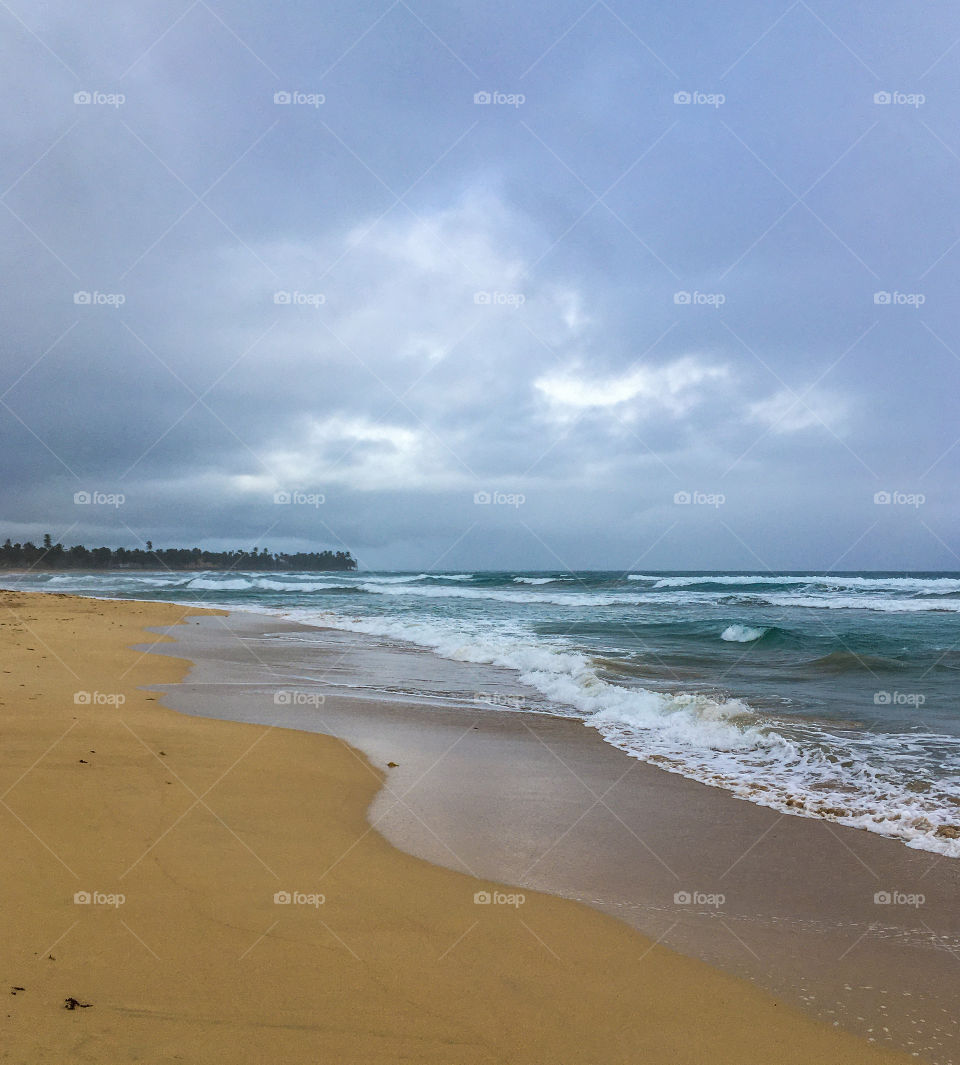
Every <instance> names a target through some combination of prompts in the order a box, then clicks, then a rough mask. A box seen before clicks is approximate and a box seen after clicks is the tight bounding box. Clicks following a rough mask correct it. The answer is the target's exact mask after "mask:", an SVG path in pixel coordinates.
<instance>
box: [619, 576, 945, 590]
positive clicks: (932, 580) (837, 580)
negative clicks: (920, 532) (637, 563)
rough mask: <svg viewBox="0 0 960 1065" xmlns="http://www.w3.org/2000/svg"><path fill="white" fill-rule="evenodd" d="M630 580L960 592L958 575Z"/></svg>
mask: <svg viewBox="0 0 960 1065" xmlns="http://www.w3.org/2000/svg"><path fill="white" fill-rule="evenodd" d="M627 580H631V581H647V582H648V583H651V584H652V585H653V586H654V588H690V587H694V586H697V585H710V584H722V585H727V586H733V585H740V584H746V585H757V584H760V585H762V584H772V585H779V586H783V585H798V586H807V587H819V588H829V589H850V590H862V591H874V592H880V591H886V592H960V580H958V579H956V578H954V577H837V576H832V575H831V574H812V575H810V576H801V577H797V576H792V577H787V576H780V577H778V576H764V575H757V576H754V575H750V574H728V575H726V576H724V575H723V574H720V573H717V574H697V575H696V576H692V577H664V576H659V575H657V574H645V573H630V574H628V575H627Z"/></svg>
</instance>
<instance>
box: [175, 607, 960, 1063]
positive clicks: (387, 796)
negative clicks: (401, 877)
mask: <svg viewBox="0 0 960 1065" xmlns="http://www.w3.org/2000/svg"><path fill="white" fill-rule="evenodd" d="M221 625H229V626H230V627H231V628H232V629H233V630H234V631H235V632H236V633H237V635H236V637H234V636H229V635H227V634H225V633H224V632H223V630H222V628H221ZM217 628H218V629H220V632H219V634H218V633H216V632H211V633H210V634H209V635H206V634H205V630H204V626H202V625H201V626H199V627H196V628H193V629H191V631H190V632H189V633H187V634H185V640H186V650H185V653H188V656H189V657H191V659H192V660H193V661H194V662H195V666H194V669H193V670H192V671H191V675H190V676H189V677H188V678H187V680H186V681H185V682H184V683H183V684H181V685H179V686H178V687H177V688H176V689H175V690H169V689H168V690H167V692H166V694H165V700H166V701H167V702H168V703H169V704H170V705H173V706H175V707H177V708H178V709H181V710H184V711H185V712H189V713H198V712H201V707H202V712H203V713H205V714H211V713H213V714H217V715H219V714H224V715H225V716H228V717H231V718H237V717H239V718H241V719H244V720H259V721H270V720H272V721H282V722H283V723H284V724H285V725H286V726H288V727H294V728H299V729H304V730H307V731H322V732H325V733H327V734H333V735H337V736H339V737H341V738H343V739H345V740H346V741H347V742H349V743H351V744H352V745H353V746H356V747H358V748H359V749H361V750H363V751H364V752H365V753H366V754H367V756H368V757H369V758H371V760H372V761H374V762H375V763H377V764H380V765H381V766H385V765H386V764H387V763H388V761H396V762H399V763H400V765H399V766H397V767H396V768H394V769H393V770H391V775H390V777H389V779H388V785H387V788H386V790H384V791H383V792H381V793H380V795H379V797H378V798H377V799H376V800H375V801H374V803H373V805H372V807H371V810H370V814H369V817H370V822H371V823H372V824H375V825H376V827H377V830H378V831H381V832H383V833H384V834H385V835H386V837H387V838H388V839H389V840H390V841H391V842H393V843H394V844H396V845H397V846H400V847H402V848H403V849H404V850H407V851H409V852H411V853H413V854H416V855H418V856H419V857H422V858H425V859H427V860H429V861H431V862H434V863H437V864H440V865H445V866H447V867H449V868H454V869H460V870H461V871H470V872H474V873H479V874H480V875H487V876H492V877H496V878H497V879H500V880H503V881H506V882H510V883H515V884H518V885H520V886H525V887H534V888H537V889H540V890H546V891H550V892H552V893H555V894H558V895H561V896H564V897H568V898H575V899H577V900H579V901H583V902H586V903H587V904H589V905H592V906H594V907H595V908H598V909H601V910H602V911H603V912H606V913H609V914H611V915H613V916H616V917H618V918H619V919H621V920H623V921H625V922H626V923H628V924H630V925H632V926H633V927H634V928H637V929H639V930H640V931H641V932H643V933H644V934H646V935H649V936H650V937H651V938H653V939H658V940H660V941H662V942H663V943H665V944H666V945H668V946H670V947H671V948H672V949H676V950H679V951H681V952H682V953H684V954H687V955H690V956H694V957H698V958H700V959H702V960H706V961H708V962H709V963H711V964H713V965H717V966H719V967H721V968H723V969H725V970H726V971H728V972H731V973H733V974H735V975H737V976H740V977H743V978H747V979H750V980H753V981H755V982H756V983H757V984H758V985H759V986H762V987H764V988H765V989H766V990H768V991H771V992H772V993H775V994H777V995H778V996H781V997H782V998H784V999H786V1000H787V1001H790V1002H791V1003H792V1004H794V1005H796V1006H797V1007H799V1008H803V1009H804V1010H806V1011H807V1012H810V1013H812V1014H814V1015H815V1016H818V1017H819V1018H820V1019H822V1020H825V1021H827V1022H828V1023H831V1024H832V1023H834V1022H835V1021H836V1022H837V1023H838V1024H839V1025H841V1026H844V1027H847V1028H849V1029H850V1030H851V1031H855V1032H857V1033H858V1034H860V1035H861V1036H864V1037H866V1038H871V1037H873V1038H881V1039H884V1040H888V1041H890V1042H891V1043H895V1044H896V1045H899V1046H901V1047H903V1048H904V1049H906V1050H908V1051H909V1052H913V1051H914V1050H916V1048H917V1047H918V1046H920V1047H922V1048H923V1049H924V1050H925V1051H927V1052H928V1053H929V1054H930V1060H938V1061H948V1060H950V1059H951V1058H950V1055H951V1053H953V1052H955V1049H956V1046H957V1043H956V1026H955V1024H954V1023H953V1021H952V1019H951V1016H950V1014H951V1013H952V1003H953V1000H954V998H955V995H953V994H951V988H953V989H956V987H957V978H956V974H955V971H954V970H955V966H956V958H955V957H954V956H953V955H952V954H951V953H950V951H955V950H956V949H957V948H958V946H960V921H958V919H957V915H956V914H955V912H954V911H955V907H954V906H953V900H954V899H955V897H956V890H957V887H958V886H960V867H958V866H957V865H956V863H955V862H954V861H952V860H951V859H947V858H943V857H942V856H938V855H935V854H931V853H928V852H924V851H919V850H915V849H910V848H907V847H906V846H905V845H904V844H903V843H901V842H900V841H897V840H893V839H890V838H887V837H883V836H879V835H876V834H873V833H868V832H865V831H862V830H857V829H853V828H844V827H842V826H838V825H834V824H830V823H828V822H825V821H821V820H818V819H813V818H806V817H797V816H789V815H784V814H781V813H778V812H776V811H773V810H770V809H769V808H766V807H761V806H757V805H755V804H753V803H749V802H747V801H744V800H740V799H738V798H736V797H735V796H733V795H732V794H731V793H729V792H726V791H723V790H721V789H717V788H711V787H709V786H707V785H704V784H700V783H698V782H696V781H693V780H690V779H688V778H685V777H682V776H679V775H676V774H672V773H666V772H664V771H662V770H660V769H659V768H658V767H656V766H652V765H648V764H645V763H642V762H639V761H638V760H636V759H634V758H631V757H629V756H628V755H627V754H625V753H623V752H621V751H620V750H619V749H617V748H615V747H613V746H612V745H610V744H608V743H606V742H605V741H604V740H603V739H602V738H601V737H600V735H599V734H598V733H596V732H595V730H592V729H588V728H585V727H583V725H582V723H581V722H580V721H578V720H570V719H563V718H555V717H547V716H546V715H541V714H526V713H523V712H519V711H511V712H504V711H495V710H490V709H483V708H477V707H476V706H472V707H471V706H466V705H462V704H460V705H457V704H455V703H454V702H453V701H452V700H449V699H448V700H447V705H444V703H443V701H442V700H440V701H438V702H436V703H430V704H421V705H416V704H414V703H411V701H410V700H409V699H404V698H402V697H400V696H394V697H393V699H392V701H391V702H390V703H389V705H387V704H384V703H383V701H382V696H378V697H374V696H372V695H371V693H369V692H367V693H366V694H363V693H361V692H358V691H357V690H356V689H355V688H353V687H352V685H353V683H354V682H355V681H356V679H357V678H358V677H364V676H369V674H371V673H373V674H374V675H376V671H377V660H378V656H379V655H391V656H392V655H396V656H403V655H406V656H407V657H408V658H409V659H410V660H412V661H413V662H414V663H415V664H414V665H411V666H410V667H409V668H410V669H416V670H417V671H418V672H417V674H416V675H417V677H418V678H420V677H421V676H422V675H423V671H424V670H428V669H430V668H431V667H434V666H436V667H438V668H443V669H447V668H450V669H453V670H458V671H460V670H473V672H474V674H475V676H474V677H473V680H474V682H475V683H476V684H477V685H478V686H479V687H485V686H488V685H489V686H495V685H496V684H497V683H498V677H497V674H498V673H501V672H505V671H498V670H496V669H494V668H493V667H470V666H466V665H465V664H462V663H453V664H447V665H446V666H444V665H443V664H442V663H440V662H438V660H436V659H435V657H434V656H432V655H429V653H428V652H416V651H412V652H407V651H403V650H399V649H398V650H390V649H388V648H386V647H384V646H380V647H377V646H376V641H372V640H370V639H368V638H363V637H357V636H356V635H355V634H349V633H344V632H342V631H340V630H321V629H317V628H314V627H303V626H299V625H298V624H297V623H295V622H292V621H288V620H282V619H277V618H271V617H270V616H268V615H263V614H256V613H253V612H249V613H246V614H244V613H243V612H242V611H235V612H233V613H232V614H231V615H230V617H229V618H228V619H227V620H226V621H225V622H223V623H217ZM271 632H272V633H279V632H283V633H286V634H287V635H288V637H290V638H289V639H284V640H276V639H273V640H271V639H269V638H267V637H266V636H265V634H266V633H271ZM298 633H299V634H300V636H302V637H305V638H306V639H307V640H308V642H307V643H306V644H305V645H299V644H298V643H297V639H296V637H297V634H298ZM268 665H269V667H270V669H271V670H272V671H273V675H272V676H269V675H268V674H267V672H266V667H267V666H268ZM382 665H383V672H384V673H385V674H387V675H390V676H394V675H397V674H398V673H400V672H401V667H399V666H398V665H397V663H396V661H395V660H394V658H393V657H391V659H390V662H389V663H386V662H383V663H382ZM278 688H281V689H282V688H292V689H296V690H297V691H298V692H300V693H301V694H302V695H303V696H304V698H305V699H306V700H307V702H306V703H305V704H304V705H302V706H300V707H299V708H298V707H296V706H282V707H278V706H276V705H275V704H274V702H273V700H272V695H273V693H274V692H275V691H276V690H277V689H278ZM515 690H516V689H515ZM324 692H325V693H326V696H325V702H324V703H323V706H322V709H319V708H317V707H316V706H314V707H311V706H310V705H309V695H310V693H324ZM451 745H453V746H452V751H451V752H448V751H447V748H448V747H450V746H451ZM438 759H439V761H437V760H438ZM621 777H624V779H623V780H621ZM611 785H613V787H612V790H611V791H610V792H609V794H605V793H606V791H607V789H608V788H611ZM408 788H411V789H412V790H411V791H407V790H406V789H408ZM401 796H402V800H401V798H400V797H401ZM600 798H603V802H602V803H598V799H600ZM580 818H583V820H582V822H581V821H580V820H579V819H580ZM639 826H642V827H639ZM635 828H639V830H638V831H634V829H635ZM545 840H546V841H554V840H555V841H557V842H556V844H555V845H553V846H552V847H551V849H550V853H549V854H548V855H546V856H545V857H541V852H542V851H543V849H544V841H545ZM891 889H892V892H893V893H894V894H895V895H896V896H897V897H899V895H909V894H922V895H924V896H925V898H924V902H923V905H922V909H921V908H911V907H909V906H898V905H896V900H894V904H893V905H890V906H884V905H883V904H877V903H876V902H875V896H876V895H877V894H878V893H882V892H884V891H888V890H891ZM678 891H680V892H683V891H686V892H687V893H688V894H690V895H691V896H692V898H691V900H690V903H689V904H687V905H684V904H679V905H678V904H676V903H675V901H674V895H675V894H676V893H677V892H678ZM714 895H725V896H726V897H725V899H724V904H722V905H719V906H712V905H707V906H701V907H699V908H698V906H697V897H698V896H704V897H706V898H707V901H708V903H709V902H710V899H709V897H710V896H714ZM885 1030H886V1031H885ZM948 1047H949V1048H952V1049H949V1050H948V1049H947V1048H948Z"/></svg>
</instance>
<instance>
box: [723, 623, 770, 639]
mask: <svg viewBox="0 0 960 1065" xmlns="http://www.w3.org/2000/svg"><path fill="white" fill-rule="evenodd" d="M767 632H769V629H754V628H751V627H750V626H749V625H728V626H727V627H726V628H725V629H724V630H723V632H721V633H720V639H721V640H727V641H728V642H730V643H752V642H753V641H754V640H759V639H760V637H761V636H765V635H766V634H767Z"/></svg>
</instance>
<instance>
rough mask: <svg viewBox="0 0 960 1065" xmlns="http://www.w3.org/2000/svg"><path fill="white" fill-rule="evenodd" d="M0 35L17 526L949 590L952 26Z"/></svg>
mask: <svg viewBox="0 0 960 1065" xmlns="http://www.w3.org/2000/svg"><path fill="white" fill-rule="evenodd" d="M2 18H3V19H4V20H5V22H6V26H5V31H6V32H5V44H4V64H3V68H4V74H3V91H4V93H5V99H6V100H7V101H8V106H7V107H6V108H5V109H4V112H3V116H2V119H3V131H4V140H5V144H6V145H7V148H8V150H7V151H6V153H5V156H4V159H3V160H2V169H0V182H2V186H3V189H4V190H5V192H4V195H3V204H4V205H5V207H6V210H5V211H3V212H0V233H2V238H3V244H2V247H3V251H2V255H3V258H4V276H5V279H6V284H5V286H4V291H3V295H2V297H0V301H2V308H3V317H4V323H5V327H4V332H3V337H2V341H0V343H2V348H0V351H2V368H3V378H2V382H0V393H2V394H3V399H2V402H3V406H0V432H2V434H3V451H2V464H3V481H2V495H0V506H2V511H3V517H4V522H5V527H6V529H7V530H8V531H9V532H10V534H11V535H14V536H19V537H26V536H33V537H37V536H39V535H40V534H41V533H42V532H43V531H44V530H46V529H47V528H49V529H50V530H51V531H53V532H54V533H55V534H57V535H62V536H65V537H66V538H67V539H68V540H70V541H72V540H74V539H80V538H89V539H103V540H105V541H107V542H111V543H132V542H134V540H135V539H136V538H137V537H141V538H148V537H149V538H152V539H154V540H156V541H157V542H161V541H163V542H171V543H173V542H176V543H195V542H201V541H202V542H203V543H205V544H210V545H211V546H214V545H227V544H229V545H232V544H234V543H238V542H239V543H245V544H248V543H253V542H260V543H264V544H266V545H267V546H270V547H273V548H282V547H288V546H297V545H302V544H307V543H311V544H314V543H322V544H331V545H332V544H336V545H337V546H343V545H346V546H349V547H351V548H352V549H353V550H354V551H355V552H357V553H358V554H359V555H360V556H361V558H362V559H363V560H364V561H365V562H367V563H368V564H369V565H384V566H396V567H405V566H411V567H424V566H429V565H434V564H436V565H444V566H454V567H470V566H473V567H479V566H482V565H487V566H496V565H526V566H534V565H540V566H544V567H551V568H553V567H567V566H586V565H596V566H604V565H610V566H617V565H620V566H624V567H629V566H632V565H634V564H637V565H641V564H642V565H643V566H644V567H646V568H654V567H656V566H661V567H665V566H682V567H695V566H698V565H701V566H731V567H733V566H741V567H749V568H756V567H762V566H771V567H787V566H795V567H804V566H809V567H822V566H829V565H837V566H840V567H841V568H856V567H860V566H875V567H878V568H895V567H896V566H901V567H907V566H909V567H922V566H929V567H942V568H957V566H958V558H957V555H955V554H954V552H955V551H957V550H958V548H957V545H956V543H955V542H954V539H953V537H952V534H951V529H952V528H955V526H956V517H957V507H956V501H955V493H954V490H953V483H954V482H955V475H956V465H957V456H958V454H960V447H956V446H955V444H956V440H957V435H958V433H960V430H958V429H957V426H956V422H955V414H954V411H955V403H954V402H953V397H954V396H955V395H956V392H957V384H958V377H960V365H958V364H960V359H958V356H957V354H956V353H957V351H960V335H958V328H957V326H958V322H957V315H956V307H955V301H954V299H953V293H954V291H955V287H956V273H957V269H958V257H960V223H958V218H957V212H956V210H955V188H956V182H957V178H958V176H960V142H958V141H956V138H955V135H954V131H955V129H956V118H957V115H958V112H960V85H958V75H957V71H956V69H955V65H954V64H952V63H951V62H950V57H949V56H948V55H946V53H947V51H948V48H949V46H950V44H951V42H953V41H954V40H956V39H957V38H958V37H960V18H958V16H957V15H956V13H955V11H954V10H953V9H952V8H950V7H948V6H947V5H945V4H942V5H937V4H934V5H928V6H926V7H924V8H923V9H922V10H921V9H916V8H910V9H904V8H903V7H902V6H898V5H895V4H892V3H891V4H886V3H883V4H879V5H871V6H870V8H869V10H867V9H864V10H845V11H843V12H840V13H838V12H836V11H830V10H826V9H825V10H820V9H819V8H815V7H814V6H812V5H811V6H808V5H806V4H803V3H801V4H797V5H793V6H792V7H789V8H788V9H782V8H777V7H776V6H773V5H770V4H763V3H744V4H740V5H738V6H737V8H736V10H730V9H724V10H722V11H720V10H717V9H715V8H713V7H710V6H709V5H704V4H690V5H686V6H681V7H680V8H671V9H669V10H666V9H660V8H657V7H655V6H646V7H643V6H642V7H640V8H638V7H636V6H634V7H632V8H624V9H622V10H621V9H619V8H616V7H615V6H614V5H606V4H603V3H601V4H597V5H593V6H592V7H590V6H589V5H580V4H560V5H538V4H527V5H521V8H520V9H517V8H516V7H515V6H511V5H506V4H494V5H476V6H475V7H466V8H463V7H460V6H457V7H456V8H451V7H449V6H446V5H439V4H426V5H423V4H421V5H412V4H411V5H409V6H408V5H406V4H404V3H399V4H394V5H392V6H391V5H389V4H384V5H382V6H373V5H366V4H362V5H349V6H348V5H343V6H342V7H341V8H340V9H338V10H332V11H320V10H318V9H316V8H313V7H311V6H310V5H285V6H284V7H283V8H282V9H280V10H271V11H269V12H268V11H266V10H265V9H263V8H261V7H260V6H259V5H250V4H236V3H235V4H227V5H213V4H210V5H207V4H205V3H198V4H195V5H193V6H192V7H188V8H187V9H186V10H185V11H184V12H182V13H181V12H176V13H171V12H169V11H167V10H166V9H164V8H162V7H161V6H160V5H155V6H151V5H142V6H141V7H139V8H138V9H136V10H135V11H133V10H131V9H130V8H129V7H127V6H121V5H115V6H112V7H111V6H101V8H100V10H99V13H98V14H97V15H96V17H92V16H91V15H89V14H88V13H83V12H78V11H76V10H75V9H74V8H72V7H71V6H69V5H58V4H53V5H50V6H48V7H47V8H45V9H44V10H43V11H41V12H36V11H32V10H31V9H29V8H28V7H25V6H20V7H17V6H14V7H13V8H11V9H10V10H8V11H6V12H4V13H3V15H2ZM945 56H946V57H945ZM944 57H945V58H944ZM78 93H80V94H88V95H87V96H83V95H81V96H77V97H76V100H78V101H79V102H75V94H78ZM97 94H99V95H97ZM277 94H279V95H277ZM284 94H287V95H284ZM298 94H299V95H298ZM477 94H479V95H477ZM15 101H16V103H15ZM277 101H279V102H277ZM287 101H289V102H287ZM477 101H479V102H477ZM295 490H299V491H302V492H304V493H306V494H311V493H312V494H313V495H320V494H322V495H323V497H324V502H323V503H322V504H318V505H316V506H312V505H300V504H283V503H281V504H277V503H274V501H273V500H274V497H275V494H276V493H277V492H285V491H295ZM78 491H90V492H96V491H99V492H102V493H104V494H105V495H112V496H116V495H122V496H123V497H124V501H123V503H122V505H119V506H114V505H110V504H102V505H100V504H75V503H74V501H73V500H74V494H75V493H76V492H78ZM897 491H900V492H903V493H912V494H914V495H916V494H921V495H923V496H924V497H925V501H924V502H923V503H922V504H921V505H907V504H900V503H897V502H895V501H893V502H891V503H879V504H878V503H875V502H874V496H875V494H876V493H878V492H891V493H896V492H897ZM498 492H499V493H502V494H503V495H504V496H512V497H514V498H515V497H517V496H518V495H519V496H523V502H522V503H516V502H514V503H513V504H509V503H507V504H502V503H498V502H496V501H495V499H496V493H498ZM478 493H479V494H480V497H481V498H482V497H483V494H484V493H487V494H491V495H492V496H493V497H494V501H491V502H490V503H475V502H474V497H475V495H476V494H478ZM698 493H700V495H702V496H704V497H707V496H709V497H711V498H713V499H714V500H716V499H717V498H718V497H722V502H714V503H701V502H697V500H698V498H699V496H698ZM685 495H687V496H690V498H691V501H690V502H683V499H684V496H685ZM881 498H882V497H881ZM675 499H680V500H681V502H675ZM893 499H894V500H895V499H896V496H894V497H893Z"/></svg>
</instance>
